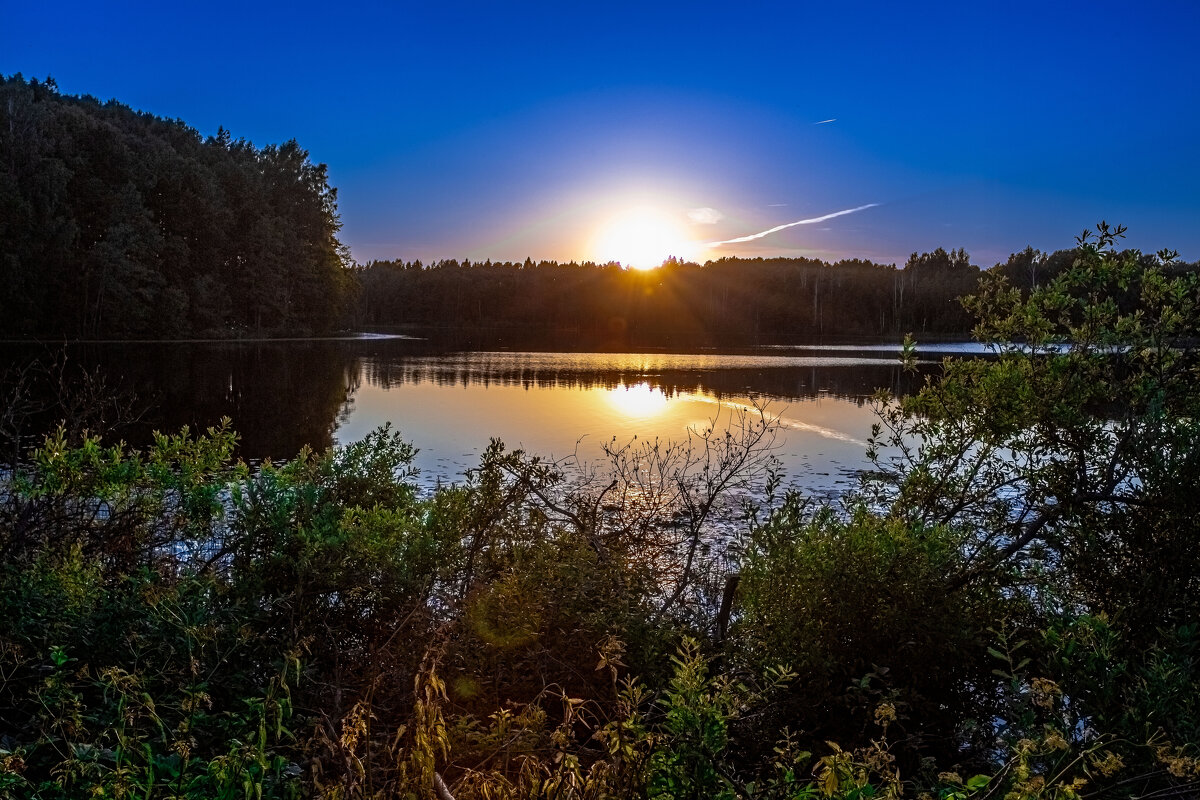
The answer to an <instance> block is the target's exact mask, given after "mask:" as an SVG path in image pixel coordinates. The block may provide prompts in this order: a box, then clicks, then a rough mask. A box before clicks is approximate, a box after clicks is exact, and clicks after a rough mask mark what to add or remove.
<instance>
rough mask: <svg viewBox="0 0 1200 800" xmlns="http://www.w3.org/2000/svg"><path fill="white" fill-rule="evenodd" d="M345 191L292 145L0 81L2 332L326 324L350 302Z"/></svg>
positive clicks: (133, 333)
mask: <svg viewBox="0 0 1200 800" xmlns="http://www.w3.org/2000/svg"><path fill="white" fill-rule="evenodd" d="M336 199H337V193H336V190H334V189H333V188H332V187H330V186H329V183H328V178H327V172H326V168H325V165H324V164H313V163H311V162H310V161H309V160H308V153H306V152H305V151H304V150H303V149H301V148H300V146H299V145H297V144H296V142H295V141H290V142H286V143H284V144H282V145H268V146H266V147H261V148H258V147H255V146H254V145H252V144H250V143H249V142H246V141H245V140H244V139H238V140H234V139H233V138H232V137H231V136H230V135H229V133H228V132H227V131H225V130H224V129H222V130H220V131H218V133H217V135H216V136H213V137H209V138H207V139H203V138H201V136H200V135H199V134H198V133H197V132H196V131H195V130H194V129H192V128H189V127H188V126H186V125H185V124H183V123H182V122H181V121H178V120H166V119H161V118H159V117H155V116H153V115H151V114H146V113H139V112H136V111H134V110H132V109H130V108H128V107H126V106H123V105H121V104H119V103H117V102H116V101H109V102H107V103H101V102H100V101H98V100H96V99H95V98H93V97H69V96H65V95H61V94H59V93H58V90H57V87H56V86H55V84H54V82H53V81H52V80H49V79H48V80H46V81H45V82H39V81H37V80H36V79H34V80H29V81H27V80H25V79H24V78H23V77H21V76H20V75H15V76H12V77H9V78H5V77H3V76H0V243H2V244H0V286H3V287H4V295H3V298H2V302H3V307H4V309H5V315H4V323H3V332H4V333H5V334H6V335H9V336H11V335H14V334H16V335H25V336H28V335H36V336H48V335H55V336H72V337H82V338H100V337H109V336H112V337H122V338H136V337H148V336H156V337H183V336H189V335H218V336H228V335H234V334H240V333H244V332H250V331H253V332H256V333H261V332H279V331H287V332H312V331H322V330H327V329H329V328H330V327H332V326H333V325H334V324H335V323H336V322H338V321H339V319H340V314H341V311H342V307H343V304H344V303H345V301H346V300H348V299H349V291H350V288H351V286H350V280H349V276H348V274H347V272H346V269H345V267H346V261H347V259H346V254H345V252H344V249H343V248H342V246H341V244H340V243H339V242H338V240H337V238H336V234H337V231H338V229H339V228H340V222H339V220H338V217H337V205H336Z"/></svg>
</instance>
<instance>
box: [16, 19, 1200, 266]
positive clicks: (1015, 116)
mask: <svg viewBox="0 0 1200 800" xmlns="http://www.w3.org/2000/svg"><path fill="white" fill-rule="evenodd" d="M0 5H3V14H2V15H0V16H2V17H3V23H2V24H0V73H4V74H13V73H16V72H20V73H22V74H24V75H25V76H26V77H27V78H28V77H38V78H44V77H46V76H53V77H54V78H55V80H56V81H57V82H58V85H59V89H60V91H62V92H64V93H68V94H90V95H93V96H95V97H98V98H100V99H109V98H116V99H118V100H120V101H121V102H123V103H125V104H127V105H130V106H132V107H134V108H137V109H140V110H144V111H150V112H152V113H155V114H158V115H161V116H165V117H170V118H179V119H182V120H184V121H185V122H187V123H188V124H189V125H191V126H193V127H194V128H196V129H197V130H198V131H200V133H201V134H203V135H211V134H212V133H215V132H216V130H217V128H218V126H224V127H225V128H227V129H229V130H230V131H231V132H232V134H233V135H234V136H235V137H245V138H246V139H249V140H251V141H253V142H254V143H255V144H259V145H265V144H269V143H277V142H282V141H286V140H288V139H293V138H294V139H296V140H297V141H299V143H300V144H301V146H303V147H304V148H305V149H307V150H308V151H309V153H310V157H311V158H312V160H314V161H317V162H322V163H325V164H327V165H328V167H329V175H330V181H331V183H332V184H333V185H334V186H336V187H337V189H338V192H339V194H338V201H339V210H340V213H341V219H342V223H343V228H342V231H341V238H342V240H343V241H344V242H345V243H346V244H348V245H349V246H350V248H351V251H352V253H353V255H354V257H355V259H356V260H358V261H360V262H366V261H368V260H371V259H384V258H401V259H405V260H412V259H421V260H423V261H425V262H429V261H433V260H437V259H442V258H456V259H460V260H461V259H463V258H469V259H470V260H472V261H482V260H485V259H492V260H524V259H525V258H526V257H527V256H528V257H532V258H533V259H534V260H540V259H553V260H562V261H567V260H583V259H599V260H606V259H607V258H609V257H615V258H617V259H618V260H623V261H625V260H629V259H634V260H636V259H637V258H651V257H652V256H657V254H658V253H659V252H660V251H662V250H664V249H670V250H671V251H672V254H676V255H684V256H687V257H694V258H697V259H700V260H704V259H707V258H719V257H721V256H725V255H728V256H759V255H761V256H799V255H803V256H812V257H818V258H825V259H830V260H836V259H841V258H867V259H872V260H875V261H879V262H882V263H899V264H903V263H904V261H905V260H906V259H907V257H908V255H909V254H910V253H913V252H918V251H920V252H925V251H929V250H932V249H934V248H936V247H939V246H940V247H946V248H947V249H949V248H958V247H963V248H966V250H967V251H968V252H969V253H970V254H971V256H972V260H973V261H974V262H975V263H977V264H980V265H981V266H985V267H986V266H990V265H992V264H994V263H996V262H997V261H1001V260H1003V259H1005V258H1006V257H1007V256H1008V254H1009V253H1011V252H1014V251H1019V250H1021V249H1023V248H1024V247H1025V246H1027V245H1032V246H1034V247H1036V248H1039V249H1041V250H1044V251H1053V250H1056V249H1061V248H1065V247H1070V246H1071V245H1072V244H1073V242H1074V237H1075V236H1076V235H1077V234H1078V233H1079V232H1080V231H1082V230H1083V229H1084V228H1087V227H1089V226H1092V225H1094V224H1095V223H1097V222H1099V221H1100V220H1102V219H1103V220H1107V221H1109V222H1111V223H1121V224H1124V225H1126V226H1128V228H1129V237H1128V243H1129V245H1130V246H1133V247H1137V248H1140V249H1142V250H1145V251H1157V250H1159V249H1161V248H1164V247H1166V248H1173V249H1176V250H1178V251H1180V253H1181V255H1182V256H1183V257H1184V258H1186V259H1188V260H1197V259H1200V48H1198V47H1196V41H1197V39H1198V38H1200V3H1197V2H1195V0H1184V1H1183V2H1153V1H1151V2H1142V3H1137V4H1133V3H1107V2H1087V3H1083V2H1080V3H1061V2H1051V0H1040V2H1035V3H1025V2H1007V3H1003V4H1000V3H995V4H993V3H982V2H981V3H965V2H961V1H960V2H952V3H896V2H894V0H893V1H892V2H880V3H869V2H841V3H837V2H822V3H808V2H799V1H798V0H797V1H796V2H788V3H758V2H746V3H730V2H728V1H726V2H722V3H711V4H708V3H697V2H691V3H650V2H634V3H615V2H614V3H586V4H585V3H564V2H561V0H560V1H559V2H554V3H522V2H515V1H514V2H508V3H496V2H488V3H479V4H467V3H454V2H437V3H433V2H420V3H417V2H394V3H374V4H371V3H354V2H342V3H337V4H318V3H306V2H287V3H277V2H271V1H270V0H261V1H260V2H255V3H247V4H232V5H231V4H224V5H219V6H209V5H207V4H174V3H161V2H154V3H124V2H71V1H70V0H67V1H65V2H60V3H56V4H54V5H53V7H50V6H44V5H40V4H34V3H17V2H16V0H0ZM849 209H858V210H857V211H853V212H852V213H845V214H841V215H839V216H829V215H831V214H836V213H837V212H840V211H848V210H849ZM823 217H825V219H820V220H819V221H814V222H807V223H805V224H800V225H793V226H791V227H785V228H781V229H780V230H777V231H775V232H772V233H769V234H766V235H764V236H761V237H759V238H752V239H748V240H746V241H738V242H729V240H733V239H746V238H747V237H750V236H752V235H753V234H756V233H760V232H763V231H767V230H770V229H772V228H776V227H779V226H784V225H788V224H789V223H794V222H798V221H801V220H817V219H818V218H823ZM714 242H728V243H725V244H720V245H711V243H714ZM663 255H664V256H665V255H667V253H663Z"/></svg>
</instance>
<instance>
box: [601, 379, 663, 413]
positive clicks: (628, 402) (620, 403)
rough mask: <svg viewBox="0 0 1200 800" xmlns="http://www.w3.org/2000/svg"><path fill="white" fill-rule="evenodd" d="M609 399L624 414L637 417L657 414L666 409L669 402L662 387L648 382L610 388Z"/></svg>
mask: <svg viewBox="0 0 1200 800" xmlns="http://www.w3.org/2000/svg"><path fill="white" fill-rule="evenodd" d="M608 400H609V402H610V403H612V405H613V406H614V407H615V408H616V409H617V410H618V411H620V412H621V413H622V414H624V415H625V416H627V417H634V418H636V419H646V418H647V417H653V416H656V415H657V414H659V413H661V412H662V411H664V410H665V409H666V407H667V402H668V401H667V396H666V395H665V394H663V393H662V390H661V389H655V388H653V387H652V386H650V384H648V383H639V384H636V385H634V386H618V387H617V388H615V389H609V391H608Z"/></svg>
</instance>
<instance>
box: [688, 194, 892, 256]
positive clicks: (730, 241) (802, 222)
mask: <svg viewBox="0 0 1200 800" xmlns="http://www.w3.org/2000/svg"><path fill="white" fill-rule="evenodd" d="M877 205H879V203H867V204H866V205H865V206H857V207H855V208H847V209H843V210H842V211H834V212H833V213H832V214H825V215H824V216H821V217H813V218H812V219H798V220H796V221H795V222H788V223H786V224H784V225H776V226H775V227H774V228H769V229H767V230H765V231H759V232H758V233H752V234H750V235H749V236H739V237H737V238H736V239H723V240H722V241H719V242H709V243H708V244H707V245H706V247H720V246H721V245H723V244H737V243H738V242H752V241H754V240H755V239H761V238H763V237H764V236H770V235H771V234H772V233H778V232H779V231H782V230H785V229H786V228H794V227H796V226H797V225H812V224H813V223H814V222H824V221H825V220H827V219H833V218H834V217H844V216H846V215H847V214H853V213H855V212H857V211H863V210H865V209H868V208H875V207H876V206H877Z"/></svg>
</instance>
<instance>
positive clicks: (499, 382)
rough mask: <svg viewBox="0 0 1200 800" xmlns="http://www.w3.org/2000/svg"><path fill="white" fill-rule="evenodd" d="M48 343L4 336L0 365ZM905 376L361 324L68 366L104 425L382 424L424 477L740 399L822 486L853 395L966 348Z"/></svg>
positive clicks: (252, 455)
mask: <svg viewBox="0 0 1200 800" xmlns="http://www.w3.org/2000/svg"><path fill="white" fill-rule="evenodd" d="M53 352H54V350H53V349H52V348H40V349H38V348H31V347H30V346H28V345H19V346H18V345H5V346H4V350H3V354H4V358H5V361H6V363H8V364H18V363H21V362H22V361H23V360H27V359H29V358H31V357H33V356H34V355H40V356H41V357H43V358H45V357H47V356H48V355H50V354H52V353H53ZM918 352H919V354H920V356H921V364H920V366H919V369H918V371H917V372H916V373H915V374H914V373H906V372H904V371H903V370H902V369H901V368H900V366H899V362H898V354H899V347H898V346H896V345H854V344H834V345H804V346H779V347H760V348H753V349H742V350H729V351H725V350H701V351H693V352H642V353H596V352H535V351H517V350H502V349H483V348H480V349H459V348H458V347H454V346H447V345H446V344H444V343H443V344H439V343H438V342H436V341H431V340H417V339H409V338H404V337H398V336H386V335H378V334H362V335H356V336H352V337H346V338H341V339H322V340H291V341H278V340H276V341H253V342H188V343H181V342H145V343H87V344H72V345H69V346H68V347H67V348H66V350H65V353H66V356H67V358H68V361H69V362H70V363H72V364H76V365H80V366H83V367H85V368H88V369H98V370H100V371H101V372H102V374H103V375H104V376H105V378H106V380H107V381H108V383H109V384H110V385H112V386H113V387H118V388H122V389H124V390H126V391H128V392H131V393H132V394H134V395H135V396H136V405H137V407H138V409H139V411H140V412H141V419H140V420H139V421H138V422H137V423H135V424H132V425H129V426H126V427H125V428H123V429H122V430H121V431H120V433H121V435H122V436H123V437H124V438H125V439H126V440H127V441H130V442H132V443H135V444H140V443H144V442H145V441H148V438H149V432H150V431H151V430H152V429H159V430H177V429H178V428H179V427H180V426H182V425H189V426H191V427H192V428H193V429H195V428H198V427H207V426H209V425H212V424H214V423H215V422H216V421H217V420H218V419H220V418H221V417H222V416H228V417H230V418H231V419H232V420H233V425H234V427H235V428H236V429H237V430H238V431H239V432H240V434H241V443H240V450H239V454H240V455H241V456H242V457H243V458H246V459H248V460H260V459H264V458H271V459H275V460H280V459H287V458H290V457H292V456H294V455H295V454H296V453H297V452H298V451H299V449H300V448H301V447H302V446H304V445H309V446H311V447H314V448H317V449H322V448H325V447H328V446H330V445H335V444H344V443H348V442H352V441H355V440H358V439H360V438H362V437H363V436H364V435H365V434H366V433H368V432H369V431H371V430H373V429H374V428H376V427H378V426H380V425H383V424H385V423H391V424H392V426H393V427H394V428H395V429H396V430H399V431H400V432H401V433H402V434H403V436H404V437H405V438H406V439H407V440H409V441H411V442H412V443H413V444H415V445H416V446H417V447H418V448H419V451H420V452H419V454H418V456H417V466H418V467H420V469H421V471H422V480H423V482H424V483H425V484H426V485H431V484H433V483H435V482H437V481H443V482H445V481H453V480H457V479H459V478H461V476H462V473H463V471H464V470H466V469H468V468H470V467H472V466H474V465H475V464H477V463H478V459H479V455H480V453H481V452H482V451H483V450H484V448H486V447H487V445H488V443H489V441H490V439H491V438H493V437H497V438H500V439H501V440H503V441H504V442H505V443H506V445H508V446H509V447H510V448H517V447H521V448H524V449H525V450H527V451H528V452H531V453H535V454H538V455H542V456H545V457H548V458H556V459H558V458H563V457H567V456H572V455H577V456H578V458H579V459H581V460H582V461H584V462H592V461H594V460H595V459H597V458H598V457H600V456H601V454H602V450H601V446H602V444H603V443H605V442H612V441H614V440H615V441H616V442H617V443H619V444H621V443H625V442H628V441H631V440H633V439H634V437H637V440H638V441H643V440H648V439H649V440H653V439H654V438H656V437H657V438H658V439H660V440H680V439H683V438H685V437H687V435H688V432H689V430H690V429H691V430H695V429H697V428H702V427H704V426H706V425H708V424H709V423H710V421H712V420H714V419H715V420H717V422H718V425H722V426H723V425H725V424H727V423H728V420H729V419H730V417H731V415H735V416H736V415H737V414H738V413H743V412H745V413H754V410H755V408H756V406H758V407H763V408H765V409H766V411H767V413H768V414H771V415H777V416H778V417H779V434H778V438H777V441H776V444H777V449H776V455H777V457H778V458H779V459H780V461H781V462H782V466H783V469H784V473H785V475H786V484H787V485H791V486H795V487H798V488H802V489H804V490H805V491H807V492H809V493H812V494H820V495H826V496H828V495H833V494H837V493H839V492H840V491H843V490H844V489H846V488H848V487H849V486H851V485H852V484H853V482H854V479H855V475H856V473H857V471H859V470H861V469H863V468H865V467H867V466H868V464H867V462H866V459H865V455H864V453H865V450H866V437H867V435H868V433H869V431H870V426H871V423H872V422H873V421H874V412H873V410H872V406H871V404H870V402H869V400H870V398H871V396H872V395H873V394H874V393H875V391H876V390H877V389H879V388H886V389H889V390H891V391H892V392H894V393H897V394H904V393H906V392H908V391H911V390H912V389H913V388H914V387H915V386H918V385H919V384H920V382H921V381H922V380H923V374H924V373H927V372H929V371H930V370H932V369H936V363H937V362H938V361H939V360H940V358H941V357H942V356H943V355H947V354H950V355H953V354H958V355H975V354H978V353H981V352H982V350H981V348H980V347H979V346H978V345H973V344H939V345H924V346H922V347H921V348H920V349H919V351H918Z"/></svg>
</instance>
